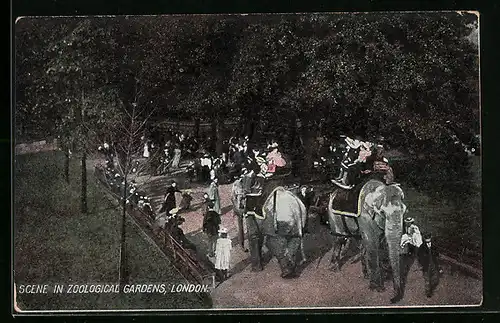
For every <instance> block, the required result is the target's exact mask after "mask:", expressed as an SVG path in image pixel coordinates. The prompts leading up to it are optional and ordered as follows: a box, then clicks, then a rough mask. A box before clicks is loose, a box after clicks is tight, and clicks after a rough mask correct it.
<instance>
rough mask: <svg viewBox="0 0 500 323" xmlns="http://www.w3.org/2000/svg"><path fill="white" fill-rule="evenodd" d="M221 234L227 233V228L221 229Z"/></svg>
mask: <svg viewBox="0 0 500 323" xmlns="http://www.w3.org/2000/svg"><path fill="white" fill-rule="evenodd" d="M219 233H227V228H225V227H222V228H220V229H219Z"/></svg>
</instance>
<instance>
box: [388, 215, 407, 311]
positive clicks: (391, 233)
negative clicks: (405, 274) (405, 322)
mask: <svg viewBox="0 0 500 323" xmlns="http://www.w3.org/2000/svg"><path fill="white" fill-rule="evenodd" d="M401 235H402V219H401V220H400V221H398V223H389V221H386V228H385V237H386V240H387V246H388V251H389V260H390V263H391V268H392V279H393V284H394V297H393V298H392V299H391V302H393V303H395V302H397V301H399V300H401V299H402V297H403V290H402V284H401V261H400V250H401V247H400V242H401Z"/></svg>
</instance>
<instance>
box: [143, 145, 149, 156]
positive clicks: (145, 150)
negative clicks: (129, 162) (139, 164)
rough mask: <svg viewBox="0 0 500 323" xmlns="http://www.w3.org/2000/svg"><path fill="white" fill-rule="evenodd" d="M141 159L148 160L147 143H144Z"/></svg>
mask: <svg viewBox="0 0 500 323" xmlns="http://www.w3.org/2000/svg"><path fill="white" fill-rule="evenodd" d="M142 157H144V158H149V146H148V142H147V141H146V142H145V143H144V152H143V153H142Z"/></svg>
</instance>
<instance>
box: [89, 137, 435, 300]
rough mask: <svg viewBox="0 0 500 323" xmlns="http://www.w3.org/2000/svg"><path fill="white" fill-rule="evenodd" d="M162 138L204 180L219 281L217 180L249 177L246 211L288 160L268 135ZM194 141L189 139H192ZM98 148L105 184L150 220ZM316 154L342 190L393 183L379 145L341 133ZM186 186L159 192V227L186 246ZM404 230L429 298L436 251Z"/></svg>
mask: <svg viewBox="0 0 500 323" xmlns="http://www.w3.org/2000/svg"><path fill="white" fill-rule="evenodd" d="M170 138H173V140H169V141H167V142H166V143H165V146H164V147H165V148H164V156H163V157H162V158H164V159H165V160H168V161H169V162H168V165H169V167H178V165H179V162H180V159H181V155H183V154H186V155H187V154H189V155H190V156H191V157H192V158H195V160H196V161H195V163H194V165H193V164H192V165H191V168H190V171H192V172H193V174H191V175H194V177H196V178H197V179H198V180H199V181H201V182H204V183H210V184H209V186H208V189H207V191H206V193H205V194H204V198H203V204H204V207H203V225H202V230H203V232H204V233H205V234H206V235H207V238H208V256H209V257H211V258H213V259H214V263H215V267H216V270H217V275H218V277H219V279H220V280H221V281H222V280H224V279H227V277H228V274H227V272H228V269H229V264H230V254H231V240H229V239H228V238H227V234H228V232H227V228H224V227H222V225H221V223H222V221H221V217H222V210H221V202H220V195H219V181H220V179H221V178H223V179H224V178H225V180H226V181H227V182H230V181H232V180H234V179H237V178H241V179H242V180H244V181H249V182H248V185H244V186H245V187H250V190H249V191H248V192H246V194H247V210H248V212H249V213H252V211H253V210H255V209H256V208H252V205H253V204H255V205H254V206H256V205H257V204H256V203H253V204H252V201H256V199H253V197H259V196H261V195H262V192H263V188H264V186H265V183H266V181H268V180H269V179H270V178H275V177H279V175H281V174H283V175H286V174H287V169H288V167H287V166H290V165H289V162H288V161H287V160H286V159H285V158H284V157H283V155H282V153H281V151H280V148H281V147H280V145H279V144H278V142H277V141H276V140H269V141H268V142H266V144H264V145H256V144H252V143H250V141H249V138H248V137H242V138H234V137H232V138H230V139H229V140H226V141H224V146H223V149H222V153H221V154H220V155H218V156H217V154H215V152H214V151H213V150H212V151H210V150H207V149H205V148H204V146H203V145H198V146H197V142H196V140H195V139H194V138H191V137H186V136H184V135H182V134H172V135H171V137H170ZM193 143H194V144H193ZM154 148H155V144H154V143H153V142H151V141H146V140H145V144H144V153H143V157H145V158H151V157H152V151H154ZM99 150H100V151H101V152H102V153H103V154H104V156H105V158H106V169H105V174H106V177H107V179H108V181H109V183H110V184H111V185H112V186H113V185H114V186H116V187H117V188H119V189H120V190H121V189H128V190H129V191H130V195H129V200H127V203H130V202H131V203H132V204H134V205H137V206H138V207H139V208H140V209H142V210H143V211H144V212H145V213H147V214H149V215H150V216H151V218H152V219H156V218H157V216H156V215H155V212H154V210H152V207H151V203H150V200H149V198H148V197H147V196H145V195H144V194H141V193H139V192H137V189H136V187H135V183H134V182H133V181H132V182H131V183H130V185H129V187H127V188H120V186H121V185H123V184H124V181H123V178H122V176H121V175H120V174H119V173H118V172H116V171H115V170H114V169H113V157H114V154H113V152H112V150H111V148H110V146H109V144H107V143H105V144H104V145H103V146H101V147H99ZM319 155H320V158H319V161H318V162H315V165H314V166H315V167H323V169H325V170H326V171H327V176H328V177H329V179H330V180H331V181H332V182H333V183H334V184H335V185H337V186H339V187H342V188H344V189H351V188H352V187H353V186H355V185H356V184H357V183H359V182H360V179H361V178H363V177H364V176H369V175H377V176H379V178H380V179H381V180H383V181H384V182H385V183H386V184H391V183H394V174H393V172H392V168H391V166H390V165H389V161H388V160H387V158H385V157H384V146H383V145H382V144H375V143H372V142H368V141H362V140H361V138H359V137H355V138H354V139H353V138H350V137H348V136H342V137H341V141H340V142H337V143H333V142H330V143H326V144H325V145H324V147H323V149H322V150H321V151H320V152H319ZM176 193H180V194H181V195H182V201H181V203H180V205H179V206H177V205H176V198H175V194H176ZM299 195H300V197H301V199H302V200H303V201H304V203H305V204H306V205H308V206H309V205H310V204H311V203H310V202H311V201H309V196H308V194H307V191H306V188H305V187H304V186H303V187H301V189H300V194H299ZM192 199H193V198H192V196H191V192H190V190H184V191H181V190H179V189H178V187H177V183H176V182H175V181H174V182H172V183H171V185H170V186H168V187H167V190H166V192H165V194H164V196H163V200H164V202H163V204H162V207H161V209H160V210H159V212H160V213H163V212H164V215H165V217H166V225H165V229H167V230H169V231H170V232H171V234H172V235H173V236H175V237H176V238H177V239H178V240H179V242H180V243H182V244H183V245H185V246H186V247H188V248H193V249H194V248H195V247H194V245H192V243H191V242H189V240H188V239H186V237H185V236H184V233H183V231H182V229H181V228H180V227H179V226H180V225H181V224H182V223H183V222H184V218H182V216H180V215H179V213H180V212H181V211H182V210H187V209H189V208H190V203H191V201H192ZM404 228H405V232H404V234H403V236H402V238H401V248H402V249H403V252H402V253H403V263H404V266H405V267H404V268H405V269H406V270H407V271H408V270H409V266H411V265H412V264H413V262H414V260H415V259H418V262H419V263H420V265H421V268H422V271H423V275H424V278H425V284H426V285H425V286H426V295H427V296H428V297H431V296H432V294H433V292H434V290H435V288H436V286H437V284H438V282H439V274H440V273H441V272H442V270H441V269H440V266H439V264H438V255H439V254H438V252H437V251H436V250H435V248H434V247H433V244H432V242H431V236H430V235H429V234H425V235H423V236H422V234H421V233H420V230H419V228H418V227H417V226H416V225H415V223H414V219H411V218H408V219H405V224H404Z"/></svg>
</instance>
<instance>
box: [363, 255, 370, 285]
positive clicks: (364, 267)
mask: <svg viewBox="0 0 500 323" xmlns="http://www.w3.org/2000/svg"><path fill="white" fill-rule="evenodd" d="M366 262H367V261H366V250H365V248H363V249H362V250H361V269H362V271H363V278H365V279H368V278H370V274H369V272H368V265H367V264H366Z"/></svg>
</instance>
